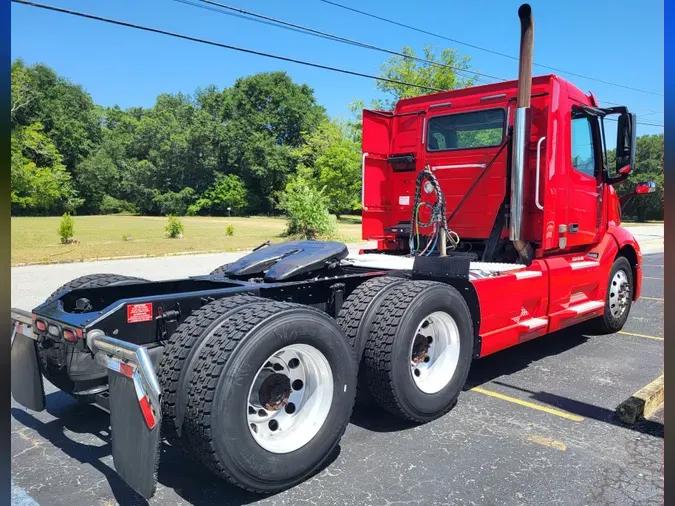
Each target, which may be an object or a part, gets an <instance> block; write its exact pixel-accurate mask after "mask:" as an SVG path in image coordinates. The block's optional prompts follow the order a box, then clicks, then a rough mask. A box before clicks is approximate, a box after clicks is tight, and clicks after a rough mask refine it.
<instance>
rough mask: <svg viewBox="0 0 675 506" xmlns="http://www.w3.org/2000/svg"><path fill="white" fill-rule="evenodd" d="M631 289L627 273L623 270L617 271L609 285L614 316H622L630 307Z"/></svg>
mask: <svg viewBox="0 0 675 506" xmlns="http://www.w3.org/2000/svg"><path fill="white" fill-rule="evenodd" d="M630 291H631V288H630V283H629V282H628V276H627V275H626V273H625V272H624V271H622V270H619V271H616V274H614V277H613V278H612V282H611V283H610V285H609V312H610V313H611V314H612V316H613V317H614V318H620V317H621V316H623V314H624V313H625V312H626V310H627V309H628V304H629V303H630V297H631V293H630Z"/></svg>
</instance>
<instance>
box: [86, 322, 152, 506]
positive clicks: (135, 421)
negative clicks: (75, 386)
mask: <svg viewBox="0 0 675 506" xmlns="http://www.w3.org/2000/svg"><path fill="white" fill-rule="evenodd" d="M87 346H88V347H89V349H90V350H92V351H93V352H94V353H95V356H96V361H97V362H99V363H100V364H101V365H103V366H105V367H107V369H108V387H109V392H108V393H109V396H108V399H109V401H108V402H109V410H110V433H111V437H112V454H113V463H114V464H115V470H116V471H117V474H119V475H120V477H121V478H122V479H123V480H124V481H125V482H126V483H127V484H128V485H129V486H130V487H131V488H132V489H133V490H135V491H136V492H137V493H139V494H140V495H142V496H143V497H144V498H145V499H150V498H151V497H152V496H153V494H154V493H155V484H156V478H157V467H158V465H159V444H160V425H161V420H162V412H161V404H160V395H161V389H160V386H159V381H158V380H157V376H156V375H155V371H154V367H153V365H152V361H151V360H150V355H149V354H148V350H147V349H145V348H144V347H142V346H138V345H135V344H132V343H128V342H125V341H121V340H119V339H115V338H113V337H109V336H105V335H103V333H102V332H101V331H100V330H93V331H90V332H89V333H88V334H87Z"/></svg>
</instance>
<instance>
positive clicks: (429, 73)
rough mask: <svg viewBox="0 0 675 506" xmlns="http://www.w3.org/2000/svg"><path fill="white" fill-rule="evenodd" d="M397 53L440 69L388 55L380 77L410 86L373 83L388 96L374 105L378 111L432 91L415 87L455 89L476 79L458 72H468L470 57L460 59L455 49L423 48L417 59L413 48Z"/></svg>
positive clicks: (428, 46) (468, 84)
mask: <svg viewBox="0 0 675 506" xmlns="http://www.w3.org/2000/svg"><path fill="white" fill-rule="evenodd" d="M401 52H402V53H403V54H405V55H406V56H415V57H418V58H423V59H425V60H429V61H432V62H435V63H437V64H441V65H444V66H441V65H432V64H429V63H424V62H420V61H417V60H413V59H411V58H404V57H402V56H392V57H391V58H389V59H388V60H387V61H386V62H384V63H383V64H382V67H381V71H380V74H379V75H380V77H383V78H387V79H392V80H394V81H402V82H405V83H410V84H398V83H392V82H386V81H377V88H378V89H379V90H380V91H382V92H384V93H386V94H388V95H391V97H392V98H391V99H389V100H384V101H379V102H377V103H376V105H377V108H378V109H386V110H392V109H393V108H394V106H395V105H396V102H398V101H399V100H400V99H402V98H410V97H417V96H420V95H427V94H429V93H435V92H434V91H433V90H425V89H422V88H419V87H417V86H426V87H429V88H435V89H437V90H455V89H457V88H465V87H467V86H472V85H474V84H476V81H477V79H476V77H464V76H463V75H462V74H460V73H458V71H461V70H469V68H470V62H471V57H469V56H460V55H459V53H458V51H457V50H456V49H443V50H442V51H441V52H440V53H437V52H436V51H435V50H434V48H433V47H432V46H431V45H426V46H424V50H423V55H422V56H417V55H416V54H415V50H414V49H413V48H411V47H409V46H404V47H403V49H402V51H401ZM411 85H417V86H411Z"/></svg>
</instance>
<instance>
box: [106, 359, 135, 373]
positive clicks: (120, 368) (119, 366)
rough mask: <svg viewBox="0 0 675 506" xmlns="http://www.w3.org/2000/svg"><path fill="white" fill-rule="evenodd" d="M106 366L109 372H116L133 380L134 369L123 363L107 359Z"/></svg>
mask: <svg viewBox="0 0 675 506" xmlns="http://www.w3.org/2000/svg"><path fill="white" fill-rule="evenodd" d="M107 366H108V369H110V370H111V371H115V372H118V373H120V374H122V375H123V376H126V377H127V378H133V376H134V370H135V369H134V367H133V366H131V365H129V364H125V363H123V362H120V361H119V360H114V359H112V358H110V357H108V360H107Z"/></svg>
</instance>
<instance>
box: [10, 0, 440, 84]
mask: <svg viewBox="0 0 675 506" xmlns="http://www.w3.org/2000/svg"><path fill="white" fill-rule="evenodd" d="M12 2H14V3H19V4H24V5H30V6H31V7H38V8H40V9H46V10H50V11H55V12H61V13H63V14H70V15H72V16H79V17H81V18H87V19H94V20H96V21H103V22H105V23H110V24H113V25H120V26H126V27H128V28H136V29H137V30H143V31H146V32H152V33H159V34H161V35H168V36H170V37H176V38H179V39H185V40H190V41H192V42H199V43H201V44H208V45H210V46H216V47H221V48H224V49H231V50H233V51H240V52H242V53H248V54H255V55H258V56H264V57H266V58H273V59H275V60H281V61H286V62H291V63H297V64H299V65H306V66H308V67H314V68H319V69H323V70H330V71H333V72H340V73H342V74H349V75H353V76H358V77H366V78H368V79H375V80H376V81H385V82H388V83H394V84H402V85H404V86H412V87H414V88H420V89H423V90H428V91H446V90H441V89H438V88H432V87H431V86H423V85H421V84H412V83H406V82H404V81H398V80H396V79H388V78H386V77H378V76H374V75H371V74H365V73H363V72H356V71H354V70H347V69H341V68H338V67H330V66H328V65H321V64H320V63H313V62H308V61H304V60H298V59H295V58H289V57H287V56H280V55H275V54H271V53H264V52H262V51H255V50H254V49H247V48H244V47H238V46H232V45H230V44H223V43H221V42H215V41H213V40H207V39H200V38H198V37H192V36H191V35H184V34H182V33H176V32H169V31H167V30H161V29H159V28H152V27H150V26H144V25H138V24H135V23H128V22H126V21H120V20H117V19H111V18H104V17H102V16H96V15H94V14H87V13H85V12H79V11H73V10H70V9H62V8H61V7H55V6H53V5H46V4H39V3H36V2H29V1H27V0H12Z"/></svg>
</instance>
